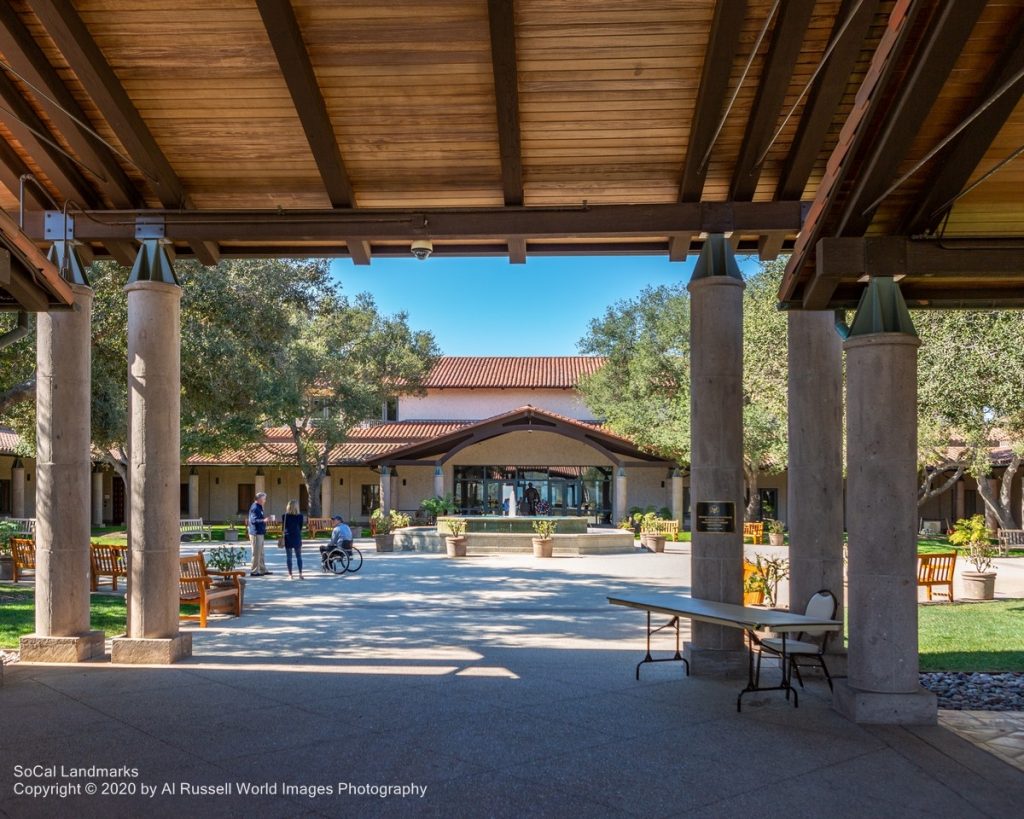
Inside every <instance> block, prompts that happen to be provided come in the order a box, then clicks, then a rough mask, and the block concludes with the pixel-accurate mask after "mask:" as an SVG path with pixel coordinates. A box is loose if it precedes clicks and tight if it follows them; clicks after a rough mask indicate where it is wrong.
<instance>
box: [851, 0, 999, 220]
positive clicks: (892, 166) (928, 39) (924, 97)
mask: <svg viewBox="0 0 1024 819" xmlns="http://www.w3.org/2000/svg"><path fill="white" fill-rule="evenodd" d="M987 2H988V0H957V2H955V3H937V4H936V5H935V7H934V12H933V15H932V17H931V19H930V20H929V21H928V26H927V28H926V29H925V33H924V36H923V38H922V42H921V44H920V45H919V46H918V48H917V51H916V53H915V54H914V56H913V61H912V64H911V70H910V73H909V75H908V76H906V77H904V78H902V79H901V82H900V86H899V91H898V94H897V97H896V99H895V100H894V101H893V103H892V105H891V106H890V107H889V110H888V111H887V112H886V116H885V121H884V123H883V124H882V127H881V130H880V131H879V132H878V133H877V134H875V135H874V138H873V139H872V140H871V143H870V146H869V151H868V152H867V155H866V157H865V159H864V161H863V162H861V164H860V168H859V171H858V174H857V179H856V182H855V185H854V187H853V190H852V192H851V194H850V196H849V198H848V199H847V200H846V206H845V208H844V210H843V214H842V216H841V217H840V219H839V220H838V224H837V226H836V229H835V230H834V231H833V233H834V234H835V235H837V236H862V235H863V234H864V232H865V231H866V230H867V228H868V225H870V224H871V220H872V218H873V217H874V214H873V213H867V212H865V211H866V209H867V208H868V206H869V205H871V204H872V203H873V202H875V201H876V200H877V199H878V197H879V196H880V195H881V194H882V193H883V192H884V191H885V189H886V188H887V187H888V186H889V185H890V184H891V183H892V181H893V179H894V177H895V175H896V172H897V170H898V168H899V166H900V163H901V162H902V161H903V160H904V158H905V157H906V155H907V151H908V150H910V146H911V144H912V143H913V141H914V139H915V137H916V136H917V133H918V129H919V127H920V125H921V123H922V122H924V120H925V118H926V117H927V116H928V112H929V111H931V109H932V106H933V105H934V103H935V100H936V99H937V98H938V95H939V92H940V91H941V90H942V88H943V86H944V85H945V84H946V81H947V80H948V79H949V73H950V71H952V70H953V66H954V65H955V64H956V61H957V60H958V59H959V57H960V52H961V51H963V48H964V45H965V44H966V43H967V39H968V38H969V37H970V35H971V31H972V30H973V29H974V24H975V23H976V22H977V21H978V17H979V16H980V15H981V12H982V11H983V10H984V9H985V6H986V4H987Z"/></svg>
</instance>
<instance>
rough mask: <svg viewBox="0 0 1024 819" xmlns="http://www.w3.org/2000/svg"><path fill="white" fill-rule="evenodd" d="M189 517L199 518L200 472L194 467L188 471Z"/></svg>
mask: <svg viewBox="0 0 1024 819" xmlns="http://www.w3.org/2000/svg"><path fill="white" fill-rule="evenodd" d="M188 516H189V517H190V518H198V517H199V470H198V469H196V468H195V467H194V466H193V467H192V468H191V469H190V470H189V471H188Z"/></svg>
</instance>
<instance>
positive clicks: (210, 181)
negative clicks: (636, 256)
mask: <svg viewBox="0 0 1024 819" xmlns="http://www.w3.org/2000/svg"><path fill="white" fill-rule="evenodd" d="M0 60H2V63H0V206H2V207H3V208H5V209H6V210H8V211H9V212H10V213H12V214H16V213H17V211H18V208H19V188H20V187H21V183H20V180H21V178H22V176H23V175H24V174H26V173H31V174H32V175H33V176H34V177H35V179H36V180H38V182H39V183H40V184H39V185H36V184H34V183H32V182H29V183H28V184H27V185H25V207H26V210H27V212H26V220H25V229H26V232H27V233H28V234H29V236H30V237H31V238H32V239H34V240H35V241H36V242H37V243H38V245H39V247H41V248H45V247H46V245H47V244H48V241H49V240H51V239H53V238H59V236H58V233H62V232H63V228H62V225H63V221H62V220H56V219H54V218H52V217H51V219H50V220H49V221H47V220H45V218H44V211H48V210H50V211H52V210H59V209H60V208H64V207H65V206H66V208H67V210H68V212H69V213H70V214H71V215H72V216H73V223H74V236H75V238H76V239H78V240H80V241H82V242H84V243H85V245H84V250H85V252H86V254H87V256H88V255H93V256H112V257H114V258H116V259H118V260H120V261H122V262H124V263H130V262H131V260H132V259H133V256H134V252H135V248H136V247H137V242H138V240H139V239H140V238H142V237H145V236H160V237H163V238H165V239H167V240H169V241H171V242H173V245H174V249H175V252H176V253H178V254H179V255H185V256H194V257H195V258H198V259H200V260H201V261H202V262H204V263H206V264H210V263H213V262H215V261H216V260H217V259H218V258H221V257H230V256H242V255H276V256H309V255H331V256H350V257H351V258H352V259H353V261H354V262H356V263H357V264H369V263H371V262H372V259H373V257H374V256H392V255H402V256H405V255H407V254H408V253H409V245H410V242H411V241H413V240H415V239H424V238H427V239H430V240H431V241H432V242H433V244H434V253H435V254H436V255H437V256H444V255H496V254H502V255H507V256H508V258H509V259H510V261H512V262H522V261H523V260H524V259H525V258H526V257H527V256H528V255H529V254H599V253H623V254H624V253H660V254H665V255H667V256H669V257H670V258H672V259H674V260H682V259H685V258H686V257H687V255H688V254H691V253H693V252H695V251H696V250H698V249H699V247H700V246H701V242H702V238H703V236H704V235H706V234H707V233H712V232H715V233H718V232H721V233H726V234H728V235H730V236H731V240H732V242H733V245H734V247H736V248H737V249H738V250H739V251H741V252H754V253H759V254H760V255H761V256H762V258H774V257H775V256H776V255H778V253H779V252H780V251H782V252H788V251H790V250H793V249H794V248H795V251H794V253H793V255H792V257H791V259H790V262H789V267H788V270H787V277H786V279H785V283H784V285H783V289H782V292H781V293H780V298H781V300H783V301H785V302H787V303H788V304H789V305H790V306H792V307H794V308H799V307H808V308H814V309H824V308H827V307H836V306H849V305H850V304H852V303H855V301H856V298H857V297H858V296H859V293H860V291H861V290H862V289H863V283H862V280H863V278H864V276H865V275H878V274H883V275H897V276H901V277H903V278H902V287H903V290H904V293H905V295H906V296H907V298H908V301H909V302H910V303H911V304H912V305H916V306H937V305H954V304H955V305H979V304H998V305H1003V306H1024V235H1022V234H1024V201H1022V197H1021V196H1020V191H1021V190H1022V189H1024V157H1021V158H1020V159H1017V160H1016V161H1014V160H1012V159H1011V160H1010V161H1008V162H1006V164H1004V165H1003V166H1002V167H1000V168H999V170H998V171H997V172H995V173H994V174H992V175H991V176H988V177H985V174H986V173H987V172H988V171H989V170H990V169H991V168H993V167H994V166H996V165H997V164H998V163H1000V162H1003V161H1005V160H1007V158H1008V157H1012V156H1013V154H1014V152H1015V151H1017V150H1019V149H1021V148H1022V146H1024V103H1022V102H1021V95H1022V93H1024V81H1022V80H1021V77H1020V73H1021V71H1022V66H1024V0H1016V2H1013V1H1008V0H956V2H947V1H946V0H779V2H776V0H717V2H716V0H634V1H631V2H622V0H615V1H614V2H612V0H588V1H587V2H585V3H581V2H576V0H446V1H445V2H433V0H387V1H386V2H381V1H380V0H376V2H359V1H358V0H354V1H353V2H338V0H216V2H210V0H8V1H7V2H4V3H0ZM978 109H983V110H981V112H980V113H979V114H978V115H977V116H975V117H972V114H974V113H975V112H976V111H977V110H978ZM969 118H970V121H969V122H968V119H969ZM965 122H967V124H966V125H965V124H964V123H965ZM951 135H952V138H951ZM946 143H948V144H946ZM933 152H934V156H933V157H931V158H930V159H929V160H928V161H927V162H923V163H922V162H921V160H923V159H925V158H927V157H929V155H930V154H932V153H933ZM918 166H920V167H918ZM903 176H906V179H905V180H904V181H900V180H901V177H903ZM983 177H984V178H983ZM898 181H900V183H899V184H898V185H897V184H896V183H897V182H898ZM979 181H980V184H977V186H976V187H972V186H974V184H975V183H976V182H979ZM964 191H968V192H967V193H964ZM960 194H963V195H962V196H960ZM958 196H959V198H956V197H958ZM51 200H52V201H51ZM80 211H84V213H82V212H80ZM428 264H429V263H428ZM428 269H429V268H428ZM2 286H3V285H2V282H0V288H2ZM11 303H12V304H13V301H12V302H11Z"/></svg>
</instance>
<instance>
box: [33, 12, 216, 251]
mask: <svg viewBox="0 0 1024 819" xmlns="http://www.w3.org/2000/svg"><path fill="white" fill-rule="evenodd" d="M29 5H30V6H31V8H32V11H33V12H35V15H36V17H38V18H39V22H40V23H42V24H43V28H45V29H46V33H47V34H48V35H49V36H50V37H51V38H52V39H53V41H54V43H56V45H57V48H59V49H60V51H61V53H62V54H63V55H64V59H65V60H67V62H68V65H69V66H70V67H71V70H72V71H74V73H75V76H77V77H78V80H79V82H80V83H81V84H82V87H83V88H84V89H85V92H86V93H87V94H88V95H89V97H90V99H91V100H92V102H93V103H95V105H96V107H97V108H98V109H99V112H100V114H101V115H102V116H103V118H104V119H105V120H106V121H107V124H108V125H109V126H110V128H111V129H112V130H113V131H114V133H115V134H117V138H118V140H119V141H120V143H121V144H122V145H123V146H124V148H125V150H126V151H127V153H128V156H129V157H130V158H131V161H132V162H133V163H134V164H135V165H136V166H137V167H138V168H139V169H140V170H141V171H142V172H143V173H144V174H145V175H146V176H147V178H148V180H149V183H150V184H151V186H152V187H153V191H154V193H155V194H156V196H157V199H159V200H160V202H161V204H162V205H163V206H164V207H165V208H183V209H189V208H192V206H193V205H192V201H191V199H190V198H189V196H188V194H187V193H186V192H185V188H184V186H183V185H182V184H181V180H180V179H178V175H177V174H176V173H175V171H174V169H173V168H172V167H171V163H170V162H169V161H168V159H167V157H166V156H165V155H164V152H163V151H162V150H161V149H160V146H159V145H158V144H157V141H156V139H155V138H154V137H153V134H152V133H151V132H150V130H149V128H148V127H147V126H146V123H145V121H143V119H142V116H141V115H140V114H139V112H138V109H136V107H135V104H134V103H133V102H132V101H131V98H130V97H129V96H128V93H127V92H126V91H125V90H124V86H122V85H121V82H120V80H118V78H117V75H116V74H115V73H114V70H113V69H112V68H111V67H110V64H109V63H108V62H107V60H106V58H105V57H104V56H103V52H102V51H100V48H99V46H98V45H96V41H95V40H93V38H92V35H91V34H90V33H89V29H88V28H86V25H85V23H84V22H82V18H81V17H79V16H78V13H77V12H76V11H75V7H74V6H73V5H72V3H71V2H70V0H29ZM193 250H194V251H196V253H197V254H199V255H202V254H204V253H205V252H206V251H205V250H204V249H203V248H193Z"/></svg>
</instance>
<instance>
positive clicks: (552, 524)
mask: <svg viewBox="0 0 1024 819" xmlns="http://www.w3.org/2000/svg"><path fill="white" fill-rule="evenodd" d="M557 528H558V521H557V520H543V519H542V520H535V521H534V522H533V531H534V532H536V533H537V537H539V538H541V540H547V539H548V538H549V537H551V536H552V535H553V534H554V533H555V529H557Z"/></svg>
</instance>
